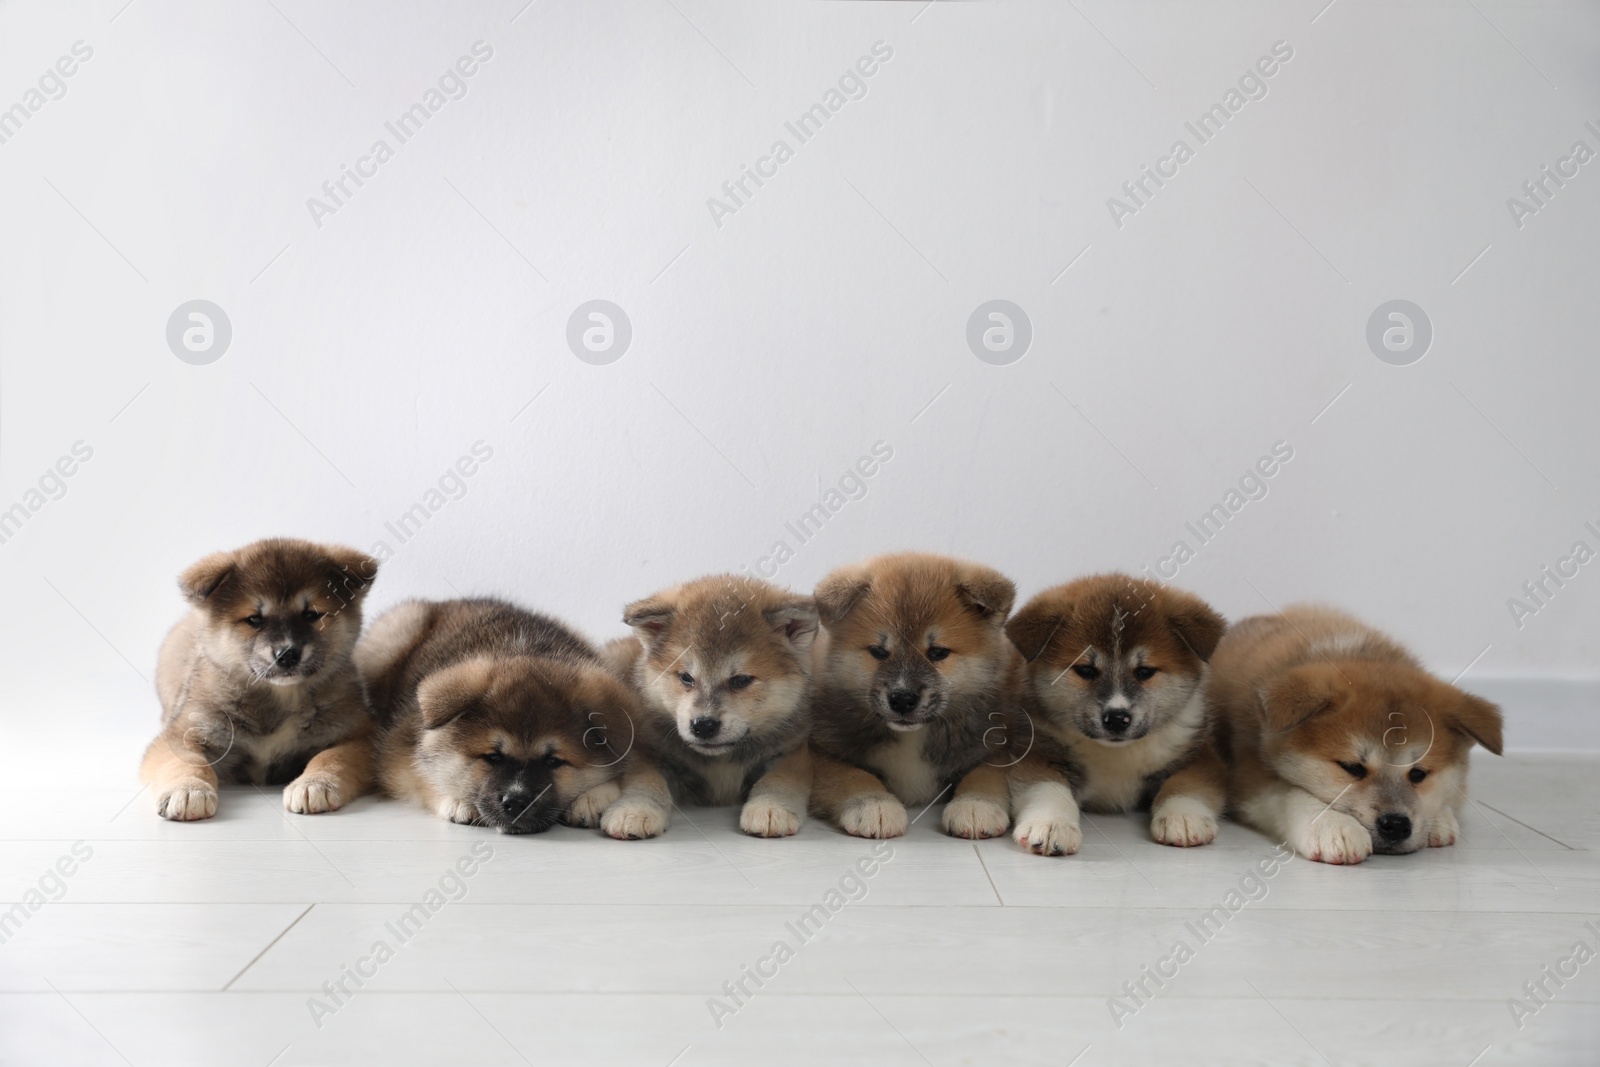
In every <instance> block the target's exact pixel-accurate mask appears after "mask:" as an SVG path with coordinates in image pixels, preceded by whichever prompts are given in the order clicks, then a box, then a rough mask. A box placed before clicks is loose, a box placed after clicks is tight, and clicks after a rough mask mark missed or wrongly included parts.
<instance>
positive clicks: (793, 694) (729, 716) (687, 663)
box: [601, 575, 817, 838]
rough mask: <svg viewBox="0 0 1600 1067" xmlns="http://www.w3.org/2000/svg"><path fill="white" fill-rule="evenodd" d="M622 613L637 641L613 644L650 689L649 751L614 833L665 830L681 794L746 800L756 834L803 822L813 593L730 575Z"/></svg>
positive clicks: (622, 664) (625, 667)
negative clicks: (801, 593)
mask: <svg viewBox="0 0 1600 1067" xmlns="http://www.w3.org/2000/svg"><path fill="white" fill-rule="evenodd" d="M622 621H623V622H625V623H627V624H628V625H629V626H631V627H633V632H634V634H635V636H636V637H637V640H629V639H622V640H621V641H619V642H613V644H612V645H611V646H608V648H607V653H608V658H611V659H612V660H613V662H614V665H615V666H616V667H617V668H618V669H619V670H621V671H622V672H623V673H624V674H625V676H626V677H628V678H629V679H630V680H631V681H632V682H633V684H634V685H635V686H636V687H637V688H638V689H639V691H640V693H642V694H643V696H644V702H645V718H644V722H643V724H642V729H641V730H640V739H641V741H642V742H643V747H644V753H643V755H644V756H645V757H647V760H646V759H641V760H639V761H638V762H636V763H635V765H634V767H633V768H632V769H630V770H629V772H628V775H627V778H626V780H625V781H624V783H623V794H622V799H621V800H619V801H618V802H617V803H616V804H614V805H613V806H612V807H611V808H610V809H609V810H608V811H607V812H606V813H605V817H604V819H603V821H602V823H601V826H602V827H603V828H604V829H605V830H606V832H607V833H609V834H611V835H612V836H613V837H621V838H639V837H653V836H655V835H656V834H658V833H660V832H661V831H662V830H664V829H666V826H667V821H668V815H669V814H670V811H669V809H670V807H671V801H672V798H677V799H680V800H684V801H687V802H689V803H693V804H736V803H739V802H741V801H743V804H744V807H743V808H742V809H741V810H740V812H739V828H740V829H741V830H743V831H744V832H745V833H747V834H754V835H755V836H757V837H784V836H786V835H788V834H792V833H796V832H798V831H799V829H800V823H801V822H802V821H803V820H804V819H805V815H806V801H807V799H808V798H809V796H810V795H811V761H810V757H809V754H808V752H807V750H806V735H807V733H808V732H809V730H810V726H811V707H810V703H811V701H810V686H811V682H810V676H811V658H810V653H811V643H812V640H813V639H814V638H815V637H816V635H817V608H816V604H815V603H813V602H812V600H811V598H810V597H798V596H795V595H793V594H791V593H788V592H786V591H785V590H782V589H779V588H777V587H776V586H773V585H768V584H767V583H766V582H760V581H755V580H753V579H750V578H742V577H736V576H733V575H720V576H715V577H710V578H702V579H700V580H699V581H695V582H689V583H688V584H686V585H680V586H676V587H674V588H672V589H668V590H666V591H665V592H662V593H657V594H656V595H655V596H652V597H648V598H646V599H644V600H640V601H638V602H637V603H634V604H630V605H628V607H627V609H626V610H625V611H624V612H623V616H622ZM652 764H653V766H652ZM663 776H664V777H663Z"/></svg>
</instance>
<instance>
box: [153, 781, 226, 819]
mask: <svg viewBox="0 0 1600 1067" xmlns="http://www.w3.org/2000/svg"><path fill="white" fill-rule="evenodd" d="M156 813H157V814H158V815H160V816H161V817H162V818H163V819H171V820H172V821H174V822H195V821H196V820H198V819H209V818H211V816H213V815H215V814H216V813H217V791H216V789H215V788H213V787H212V786H211V785H210V784H209V783H207V782H202V781H201V780H200V779H198V778H183V779H180V780H178V781H176V782H174V783H173V784H172V785H170V786H169V787H167V788H166V789H164V790H162V791H161V793H160V795H159V796H157V797H156Z"/></svg>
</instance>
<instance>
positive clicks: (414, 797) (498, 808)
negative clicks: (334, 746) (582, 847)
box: [356, 599, 642, 834]
mask: <svg viewBox="0 0 1600 1067" xmlns="http://www.w3.org/2000/svg"><path fill="white" fill-rule="evenodd" d="M356 663H357V665H358V666H359V667H360V668H361V671H362V674H363V675H365V676H366V678H367V681H368V684H369V685H370V687H371V691H372V699H373V704H374V706H375V707H376V708H377V709H378V713H379V715H380V717H381V718H383V720H384V730H383V734H382V736H381V738H380V739H379V743H378V767H379V775H380V777H381V780H382V783H383V788H384V791H385V792H386V793H388V794H389V795H390V796H392V797H395V798H397V799H401V800H410V801H413V802H415V803H417V804H420V805H421V806H422V807H424V808H427V809H428V810H429V811H432V812H435V813H436V814H438V815H439V816H440V817H441V818H444V819H449V820H450V821H451V822H458V823H471V824H474V825H478V826H490V827H493V828H495V829H497V830H499V831H501V832H502V833H508V834H526V833H540V832H542V831H544V830H548V829H549V828H550V827H551V826H553V825H555V823H556V822H557V821H559V820H561V819H562V818H565V819H566V821H568V822H570V823H572V824H574V825H578V826H594V825H595V824H596V823H597V822H598V821H599V819H600V812H601V811H602V810H603V809H604V808H605V806H606V805H607V804H609V803H610V802H611V801H613V800H615V799H616V797H617V794H618V792H619V790H618V788H617V786H616V784H615V782H614V779H615V778H617V776H618V775H620V774H621V772H622V770H623V763H624V759H625V757H626V754H627V749H628V747H629V745H630V743H631V740H632V734H633V726H632V724H633V723H635V722H637V721H638V720H639V718H640V714H641V711H642V709H641V708H640V707H639V702H638V697H637V696H636V695H635V694H634V693H633V691H632V690H631V689H629V688H628V687H627V686H626V685H624V684H623V683H622V682H621V681H620V680H619V679H618V678H616V677H615V676H614V675H613V674H612V673H611V672H610V671H608V670H607V669H606V668H605V666H604V665H603V664H602V663H601V661H600V657H599V655H598V654H597V653H596V652H595V650H594V648H593V647H592V646H591V645H590V644H589V643H588V642H587V641H585V640H584V639H583V638H581V637H579V636H578V635H577V634H576V633H573V632H572V631H571V630H569V629H568V628H567V627H565V626H563V625H562V624H561V623H559V622H557V621H556V620H554V619H552V618H549V617H548V616H545V615H536V614H534V613H533V612H530V611H524V610H523V609H522V608H519V607H517V606H516V605H514V604H508V603H506V602H504V601H500V600H491V599H480V600H447V601H442V602H437V603H430V602H427V601H420V600H413V601H408V602H406V603H403V604H400V605H398V606H396V607H394V608H392V609H390V610H389V611H387V612H385V613H384V614H383V615H382V616H380V617H379V618H378V620H377V621H376V622H375V623H373V625H372V629H371V631H370V632H369V633H368V634H367V635H366V636H365V637H363V638H362V639H361V643H360V644H359V645H357V646H356Z"/></svg>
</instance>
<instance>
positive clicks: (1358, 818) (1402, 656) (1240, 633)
mask: <svg viewBox="0 0 1600 1067" xmlns="http://www.w3.org/2000/svg"><path fill="white" fill-rule="evenodd" d="M1211 668H1212V677H1211V683H1210V686H1209V687H1208V692H1209V698H1210V700H1211V703H1212V705H1213V706H1214V707H1215V708H1216V710H1217V712H1218V713H1219V716H1220V721H1219V723H1218V738H1219V740H1221V741H1223V742H1224V743H1225V745H1226V747H1225V749H1224V751H1225V752H1226V753H1228V755H1229V757H1230V758H1229V763H1230V772H1231V773H1230V779H1229V789H1228V793H1229V798H1228V799H1229V808H1230V810H1231V811H1232V813H1233V814H1234V815H1235V816H1236V817H1237V818H1239V819H1240V820H1241V821H1243V822H1246V823H1249V824H1250V825H1251V826H1254V827H1255V828H1256V829H1258V830H1261V831H1262V832H1263V833H1266V834H1269V835H1271V836H1272V837H1273V838H1275V839H1277V840H1280V841H1284V842H1286V843H1287V844H1289V845H1290V846H1291V847H1292V848H1293V849H1294V850H1295V851H1296V852H1298V853H1300V855H1302V856H1304V857H1306V858H1307V859H1313V860H1321V861H1322V862H1324V863H1360V862H1361V861H1362V860H1364V859H1366V858H1367V857H1368V856H1369V855H1371V854H1372V852H1373V850H1374V849H1376V850H1377V851H1378V852H1386V853H1404V852H1415V851H1417V850H1418V849H1420V848H1422V847H1423V846H1425V845H1429V846H1433V847H1439V846H1442V845H1452V844H1455V840H1456V834H1457V833H1458V832H1459V824H1458V823H1457V821H1456V809H1457V808H1458V807H1459V806H1460V804H1461V802H1462V801H1464V800H1465V799H1466V780H1467V754H1468V752H1469V751H1470V750H1471V749H1472V746H1473V743H1474V742H1476V743H1477V744H1480V745H1482V746H1483V747H1484V748H1486V749H1488V750H1489V751H1490V752H1493V753H1494V754H1495V755H1499V754H1500V709H1499V708H1497V707H1495V706H1494V705H1493V704H1491V703H1489V702H1488V701H1487V700H1483V699H1481V698H1479V697H1475V696H1471V695H1470V694H1467V693H1463V692H1462V691H1461V690H1459V689H1457V688H1456V687H1455V686H1453V685H1449V684H1447V683H1445V682H1441V681H1440V680H1439V679H1437V678H1435V677H1433V676H1432V675H1430V674H1428V673H1427V672H1426V671H1424V670H1423V669H1422V666H1421V665H1420V664H1419V663H1418V662H1417V661H1416V660H1415V659H1413V658H1412V656H1411V654H1410V653H1408V652H1407V651H1406V650H1405V649H1403V648H1401V647H1400V646H1399V645H1398V644H1396V643H1395V642H1394V641H1392V640H1390V639H1389V638H1388V637H1386V636H1384V635H1383V634H1381V633H1379V632H1378V631H1376V630H1374V629H1372V628H1371V627H1369V626H1366V625H1365V624H1363V623H1361V622H1359V621H1357V620H1356V619H1353V618H1351V617H1350V616H1349V615H1346V614H1344V613H1343V612H1339V611H1334V610H1332V609H1329V608H1319V607H1312V606H1308V605H1299V606H1296V607H1291V608H1289V609H1288V610H1287V611H1285V612H1284V613H1283V614H1282V615H1270V616H1267V615H1263V616H1258V617H1256V618H1253V619H1246V620H1245V621H1244V622H1241V623H1239V624H1238V625H1237V626H1235V627H1234V628H1233V629H1232V630H1231V631H1229V633H1228V636H1226V637H1224V638H1223V639H1222V643H1221V644H1220V645H1219V646H1217V653H1216V655H1215V656H1214V657H1212V660H1211Z"/></svg>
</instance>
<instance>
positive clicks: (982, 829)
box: [941, 764, 1011, 838]
mask: <svg viewBox="0 0 1600 1067" xmlns="http://www.w3.org/2000/svg"><path fill="white" fill-rule="evenodd" d="M941 822H942V823H943V825H944V832H945V833H947V834H949V835H950V836H951V837H966V838H982V837H999V836H1000V835H1001V834H1003V833H1005V832H1006V829H1007V828H1008V827H1009V826H1010V825H1011V795H1010V789H1009V786H1008V784H1007V782H1006V772H1005V771H1004V770H1003V769H1002V768H999V767H991V766H989V765H988V764H984V765H982V766H979V767H974V768H973V769H972V770H971V771H970V772H968V774H967V776H966V777H965V778H963V779H961V781H960V782H958V783H957V784H956V792H955V795H954V796H953V797H951V798H950V803H948V804H946V805H945V806H944V816H943V818H942V820H941Z"/></svg>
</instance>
